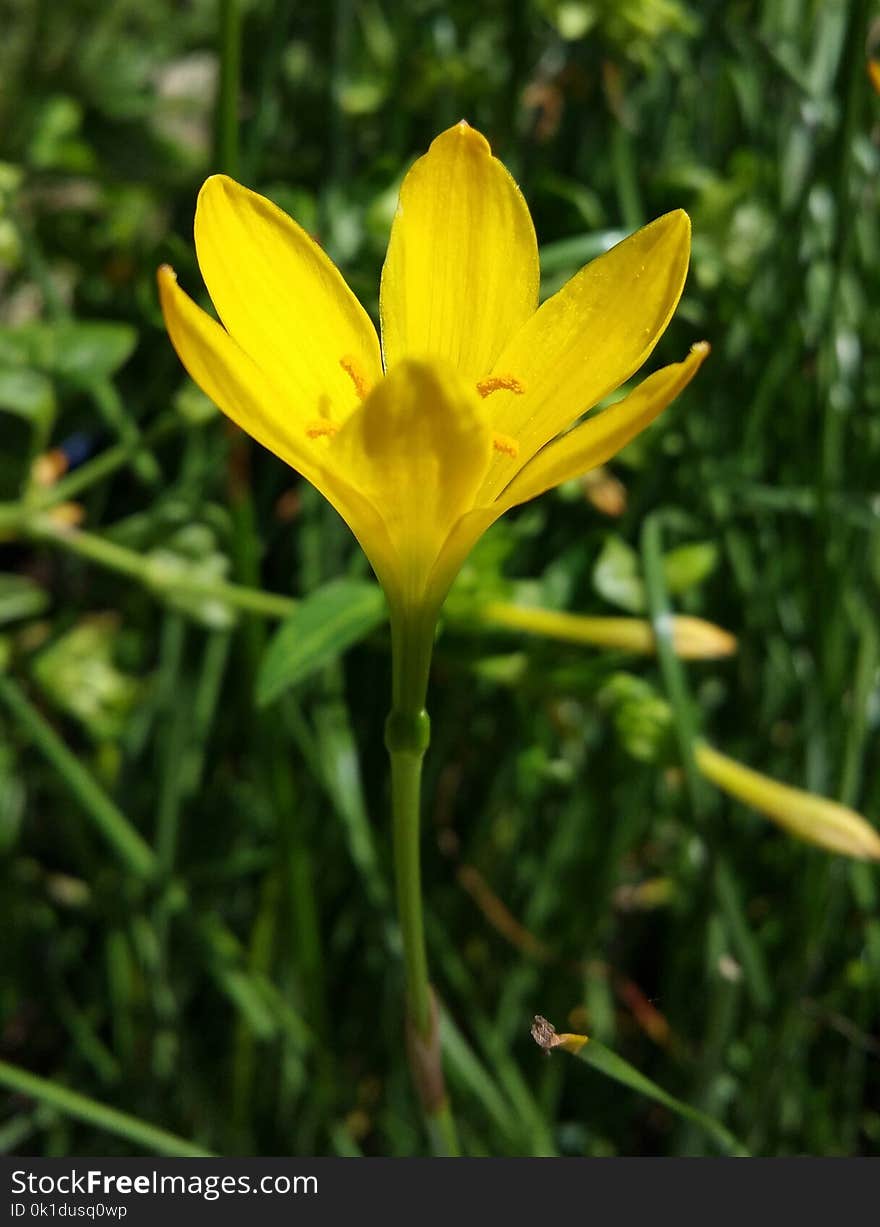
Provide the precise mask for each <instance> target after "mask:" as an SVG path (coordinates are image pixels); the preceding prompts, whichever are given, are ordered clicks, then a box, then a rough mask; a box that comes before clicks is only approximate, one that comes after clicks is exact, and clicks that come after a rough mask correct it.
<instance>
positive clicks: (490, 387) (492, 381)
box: [477, 375, 523, 396]
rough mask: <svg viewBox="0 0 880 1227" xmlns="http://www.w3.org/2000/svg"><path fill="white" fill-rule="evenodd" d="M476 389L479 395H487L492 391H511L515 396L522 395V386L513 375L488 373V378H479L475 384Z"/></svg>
mask: <svg viewBox="0 0 880 1227" xmlns="http://www.w3.org/2000/svg"><path fill="white" fill-rule="evenodd" d="M477 391H478V392H479V394H480V396H489V395H491V393H492V392H501V391H504V392H513V393H514V395H516V396H522V394H523V386H522V384H521V383H520V381H519V380H518V379H515V378H514V376H513V375H490V376H489V378H488V379H481V380H480V382H479V383H478V384H477Z"/></svg>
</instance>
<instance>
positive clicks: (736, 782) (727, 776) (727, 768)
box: [694, 742, 880, 860]
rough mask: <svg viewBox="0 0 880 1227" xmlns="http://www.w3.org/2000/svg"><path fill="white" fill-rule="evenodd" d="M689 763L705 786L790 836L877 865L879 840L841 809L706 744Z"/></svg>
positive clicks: (858, 817) (862, 821) (867, 826)
mask: <svg viewBox="0 0 880 1227" xmlns="http://www.w3.org/2000/svg"><path fill="white" fill-rule="evenodd" d="M694 759H695V761H696V764H697V767H698V769H699V770H700V772H701V773H702V774H703V775H704V776H705V777H706V779H707V780H711V781H712V783H713V784H715V785H717V786H718V788H720V789H721V790H722V791H723V792H726V793H729V794H730V796H732V797H736V799H737V800H738V801H742V802H744V804H746V805H750V806H752V808H753V809H756V810H759V811H760V812H761V813H762V814H766V816H767V817H768V818H770V819H772V820H773V822H776V823H778V824H779V826H781V827H782V828H783V830H786V831H788V832H789V834H791V835H795V836H797V837H798V838H799V839H805V840H807V841H808V842H809V843H811V844H818V845H819V847H820V848H827V849H828V851H830V852H841V853H843V855H844V856H854V857H858V858H859V859H861V860H880V834H878V832H877V831H876V830H875V829H874V828H873V827H872V826H871V824H870V823H868V822H866V821H865V819H864V818H863V817H862V816H861V814H857V813H856V812H855V810H852V809H849V808H848V807H847V806H846V805H840V804H839V803H838V802H837V801H829V800H828V798H827V797H817V796H816V795H815V793H811V792H805V791H804V790H803V789H801V788H792V787H790V786H789V785H788V784H780V783H779V782H778V781H777V780H771V779H769V777H768V776H766V775H761V774H760V772H758V771H752V769H751V768H750V767H744V766H743V765H742V763H738V762H736V761H735V760H734V759H732V758H728V757H727V755H726V754H720V753H719V752H718V751H717V750H714V749H713V748H712V747H711V746H709V745H707V744H706V743H705V742H700V743H699V744H698V745H697V746H696V747H695V749H694Z"/></svg>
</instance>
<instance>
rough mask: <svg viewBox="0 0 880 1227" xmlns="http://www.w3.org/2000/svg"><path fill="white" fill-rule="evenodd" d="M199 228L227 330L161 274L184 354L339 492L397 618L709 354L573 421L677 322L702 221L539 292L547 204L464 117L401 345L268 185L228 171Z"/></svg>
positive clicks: (442, 589)
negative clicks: (540, 221)
mask: <svg viewBox="0 0 880 1227" xmlns="http://www.w3.org/2000/svg"><path fill="white" fill-rule="evenodd" d="M195 240H196V251H197V254H198V260H199V266H200V268H201V271H202V274H203V276H204V279H205V283H206V285H207V287H208V291H209V293H210V295H211V298H212V300H213V303H214V306H215V307H216V309H217V313H218V315H219V316H220V319H221V320H222V326H221V325H220V324H218V323H216V322H215V321H214V320H213V319H212V318H211V317H210V316H209V315H207V314H206V313H205V312H204V311H202V310H201V309H200V308H199V307H197V306H196V305H195V303H193V301H192V300H191V299H190V298H189V297H187V295H186V294H185V293H184V292H183V291H182V290H181V289H180V288H179V287H178V285H177V280H176V277H175V274H174V272H173V271H172V270H171V269H170V268H168V267H167V266H166V267H163V268H162V269H160V271H159V287H160V293H161V299H162V309H163V312H164V315H165V321H166V324H167V327H168V332H169V334H170V336H171V340H172V341H173V343H174V346H175V348H176V349H177V352H178V354H179V355H180V358H181V360H182V362H183V364H184V366H185V367H186V368H187V370H188V371H189V373H190V375H191V376H192V377H193V379H194V380H195V381H196V383H197V384H198V385H199V386H200V387H201V388H202V389H203V390H204V392H206V393H207V395H208V396H209V397H210V398H211V399H212V400H213V401H214V402H215V403H216V404H217V405H218V406H219V408H220V409H222V410H223V412H224V413H226V414H227V415H228V416H229V417H230V418H232V420H233V421H234V422H236V423H237V424H238V425H239V426H241V427H242V428H243V429H244V430H246V431H247V432H248V433H249V434H251V435H253V437H254V438H255V439H257V440H258V441H259V442H260V443H262V444H263V445H264V446H265V447H267V448H269V449H270V451H272V452H274V453H275V454H276V455H277V456H279V457H280V458H281V459H282V460H284V461H286V463H287V464H289V465H291V466H292V467H293V468H295V469H297V470H298V471H299V472H300V473H302V474H303V476H305V477H306V478H308V480H309V481H311V482H312V483H313V484H314V485H315V486H317V488H318V489H319V490H321V492H322V493H323V494H324V495H325V496H326V497H327V498H328V499H329V501H330V502H331V503H332V504H333V506H334V507H335V508H336V509H337V511H338V512H339V513H340V515H341V516H342V517H343V518H344V519H345V520H346V521H347V523H348V524H349V526H350V527H351V529H352V531H353V532H354V534H355V536H356V537H357V539H358V540H359V542H360V543H361V545H362V547H363V549H364V551H365V552H366V554H367V556H368V557H369V559H370V562H371V564H372V566H373V568H374V570H375V572H376V574H377V576H378V578H379V580H380V582H381V584H382V586H383V587H384V589H385V592H386V594H387V596H388V600H389V604H390V606H391V610H392V615H394V614H395V613H396V614H398V615H400V614H404V613H406V611H408V610H409V611H413V610H417V611H419V615H420V616H422V617H426V618H427V619H428V620H429V619H430V616H431V614H432V613H436V610H437V609H438V608H439V606H440V604H441V603H442V601H443V599H444V597H445V595H446V592H447V591H448V588H449V585H450V584H451V582H452V580H453V579H454V578H455V575H456V573H457V571H458V569H459V568H460V566H461V564H462V562H463V561H464V559H465V557H466V556H467V554H468V552H469V551H470V549H471V548H472V546H473V545H474V543H475V542H476V541H477V539H478V538H479V537H480V536H481V535H482V533H484V532H485V531H486V529H487V528H488V527H489V526H490V525H491V524H492V523H493V522H494V521H495V520H496V519H497V518H498V517H499V516H500V515H502V514H503V513H504V512H505V511H507V510H508V509H509V508H511V507H513V506H515V505H516V504H518V503H523V502H525V501H526V500H528V499H532V498H534V497H536V496H537V495H539V494H541V493H543V492H544V491H545V490H548V489H550V488H551V487H553V486H556V485H558V484H559V483H560V482H563V481H566V480H567V479H569V478H571V477H576V476H578V475H580V474H582V473H584V472H586V471H587V470H589V469H592V468H594V467H595V466H596V465H599V464H602V463H603V462H604V461H606V460H607V459H608V458H609V457H610V456H612V455H614V453H616V452H617V451H619V450H620V448H622V447H623V446H624V444H626V443H627V442H628V441H629V440H630V439H631V438H632V437H633V436H634V435H635V434H637V433H638V432H639V431H640V430H642V429H644V427H645V426H647V425H648V424H649V422H651V421H652V420H653V419H654V418H655V417H656V416H657V414H659V413H660V412H661V410H662V409H664V408H665V407H666V405H668V404H669V402H670V401H671V400H672V399H673V397H674V396H676V395H677V393H678V392H680V391H681V389H682V388H683V387H684V386H685V385H686V384H687V383H688V382H689V381H690V379H691V378H692V377H693V375H694V374H695V373H696V371H697V369H698V367H699V365H700V363H701V362H702V360H703V358H704V357H705V355H706V353H707V352H708V346H707V345H706V344H705V343H701V344H699V345H695V346H694V347H693V349H692V350H691V353H690V355H689V356H688V357H687V358H686V359H685V360H684V361H683V362H681V363H677V364H675V365H672V366H667V367H664V368H663V369H662V370H659V371H657V372H655V373H654V374H652V375H650V376H649V377H648V378H647V379H646V380H644V382H643V383H641V384H640V385H639V386H637V387H636V388H635V389H634V390H633V391H631V392H630V393H629V395H628V396H626V397H625V398H624V399H623V400H622V401H620V402H619V403H617V404H615V405H614V406H613V407H611V408H608V409H605V410H604V411H602V412H601V413H597V414H594V415H592V416H590V417H588V418H587V419H586V421H584V422H581V423H580V424H579V425H576V426H575V427H574V429H569V427H571V426H572V424H573V423H576V422H578V420H579V419H580V418H581V417H582V416H583V415H584V414H585V413H586V412H587V411H588V410H589V409H591V408H592V407H593V406H595V405H596V404H597V403H598V402H599V401H601V400H603V399H604V398H605V397H607V396H608V395H609V394H610V393H612V392H614V391H615V389H617V388H618V387H620V385H621V384H622V383H624V382H625V381H626V380H628V379H629V378H630V377H631V376H632V375H633V374H634V372H635V371H637V370H638V369H639V367H641V366H642V364H643V363H644V362H645V360H646V359H647V358H648V356H649V354H650V353H651V351H652V350H653V348H654V346H655V345H656V343H657V341H658V339H659V337H660V336H661V334H662V333H663V331H664V329H665V328H666V325H667V324H668V323H669V320H670V317H671V316H672V313H673V311H674V310H675V307H676V305H677V303H678V300H679V297H680V296H681V292H682V287H683V285H684V281H685V276H686V273H687V267H688V259H689V253H690V222H689V221H688V218H687V215H686V214H685V213H683V212H682V211H681V210H677V211H676V212H673V213H668V214H666V215H665V216H664V217H660V218H658V219H657V220H656V221H654V222H651V224H650V225H648V226H645V227H644V228H643V229H642V230H640V231H639V232H638V233H637V234H634V235H633V236H632V237H630V238H628V239H626V240H625V241H624V242H622V243H620V244H619V245H618V246H617V247H615V248H614V249H613V250H611V251H610V252H608V253H607V254H606V255H604V256H601V257H600V258H599V259H597V260H595V261H593V262H592V263H591V264H589V265H587V267H586V268H584V269H582V270H581V272H580V273H578V274H577V275H576V276H575V277H573V278H572V279H571V281H569V283H568V284H567V285H566V286H565V287H564V288H563V289H562V290H560V292H559V293H558V294H556V295H554V296H553V297H552V298H550V299H549V300H548V301H547V302H545V303H544V304H543V305H542V306H541V307H538V280H539V270H538V249H537V243H536V240H535V231H534V227H533V225H532V220H531V217H530V215H529V211H528V208H527V206H526V203H525V201H524V199H523V197H522V195H521V193H520V191H519V189H518V187H517V186H516V184H515V183H514V181H513V179H512V178H511V176H510V175H509V173H508V172H507V171H506V170H505V168H504V167H503V166H502V165H501V163H500V162H499V161H497V159H495V158H493V157H492V154H491V151H490V149H489V145H488V143H487V141H486V140H485V138H484V137H482V136H481V135H480V134H479V133H478V132H476V131H475V130H474V129H473V128H471V127H469V126H468V125H467V124H466V123H464V122H462V123H460V124H458V125H456V127H454V128H450V129H449V131H447V132H444V133H442V135H440V136H438V137H437V139H436V140H435V141H434V142H433V144H432V145H431V147H430V149H429V151H428V153H427V154H425V156H424V157H422V158H420V159H419V160H418V161H417V162H416V163H415V165H414V166H413V167H412V169H411V170H410V171H409V173H408V175H407V176H406V179H405V180H404V183H403V186H402V188H401V193H400V204H399V206H398V210H397V215H396V217H395V220H394V225H393V229H392V232H391V240H390V243H389V247H388V255H387V258H386V260H385V267H384V269H383V272H382V284H381V295H380V317H381V325H382V343H381V349H380V344H379V338H378V337H377V335H376V330H375V328H374V327H373V324H372V322H371V321H370V318H369V316H368V315H367V313H366V312H365V311H364V309H363V308H362V307H361V305H360V304H359V303H358V301H357V299H356V298H355V297H354V295H353V294H352V292H351V290H350V289H349V287H348V286H347V285H346V283H345V281H344V280H343V278H342V275H341V274H340V272H339V271H338V269H337V268H336V267H335V266H334V265H333V263H332V262H331V261H330V259H329V258H328V257H327V256H326V255H325V253H324V252H323V251H322V250H321V248H320V247H319V246H318V244H317V243H315V242H314V241H313V240H312V239H311V238H310V237H309V236H308V235H307V234H306V233H305V232H304V231H303V230H302V229H301V228H300V227H299V226H298V225H297V224H296V223H295V222H294V221H292V220H291V218H289V217H288V216H287V215H286V214H284V213H282V212H281V210H280V209H278V208H276V206H275V205H273V204H271V203H270V202H269V201H268V200H265V199H264V198H263V197H261V196H258V195H256V194H255V193H254V192H251V191H249V190H248V189H247V188H244V187H241V186H240V185H239V184H237V183H235V182H234V181H233V180H231V179H229V178H227V177H226V176H224V175H214V176H212V177H211V178H210V179H208V180H207V182H206V183H205V185H204V187H203V188H202V190H201V193H200V195H199V201H198V207H197V209H196V220H195Z"/></svg>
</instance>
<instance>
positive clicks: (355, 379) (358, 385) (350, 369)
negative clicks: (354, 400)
mask: <svg viewBox="0 0 880 1227" xmlns="http://www.w3.org/2000/svg"><path fill="white" fill-rule="evenodd" d="M339 365H340V366H341V367H342V369H343V370H344V371H345V373H346V375H347V376H348V377H349V379H350V380H351V382H352V383H353V384H354V390H355V392H357V395H358V400H366V398H367V393H368V392H369V390H370V385H369V384H368V383H367V381H366V379H365V378H364V373H363V371H362V370H361V368H360V366H359V365H358V362H357V359H356V358H352V356H351V354H345V355H343V357H341V358H340V359H339Z"/></svg>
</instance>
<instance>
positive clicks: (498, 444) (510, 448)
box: [492, 435, 519, 457]
mask: <svg viewBox="0 0 880 1227" xmlns="http://www.w3.org/2000/svg"><path fill="white" fill-rule="evenodd" d="M492 446H493V447H494V448H495V451H496V452H501V454H502V456H513V457H516V456H518V455H519V444H518V443H517V441H516V439H511V437H510V435H493V436H492Z"/></svg>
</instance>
